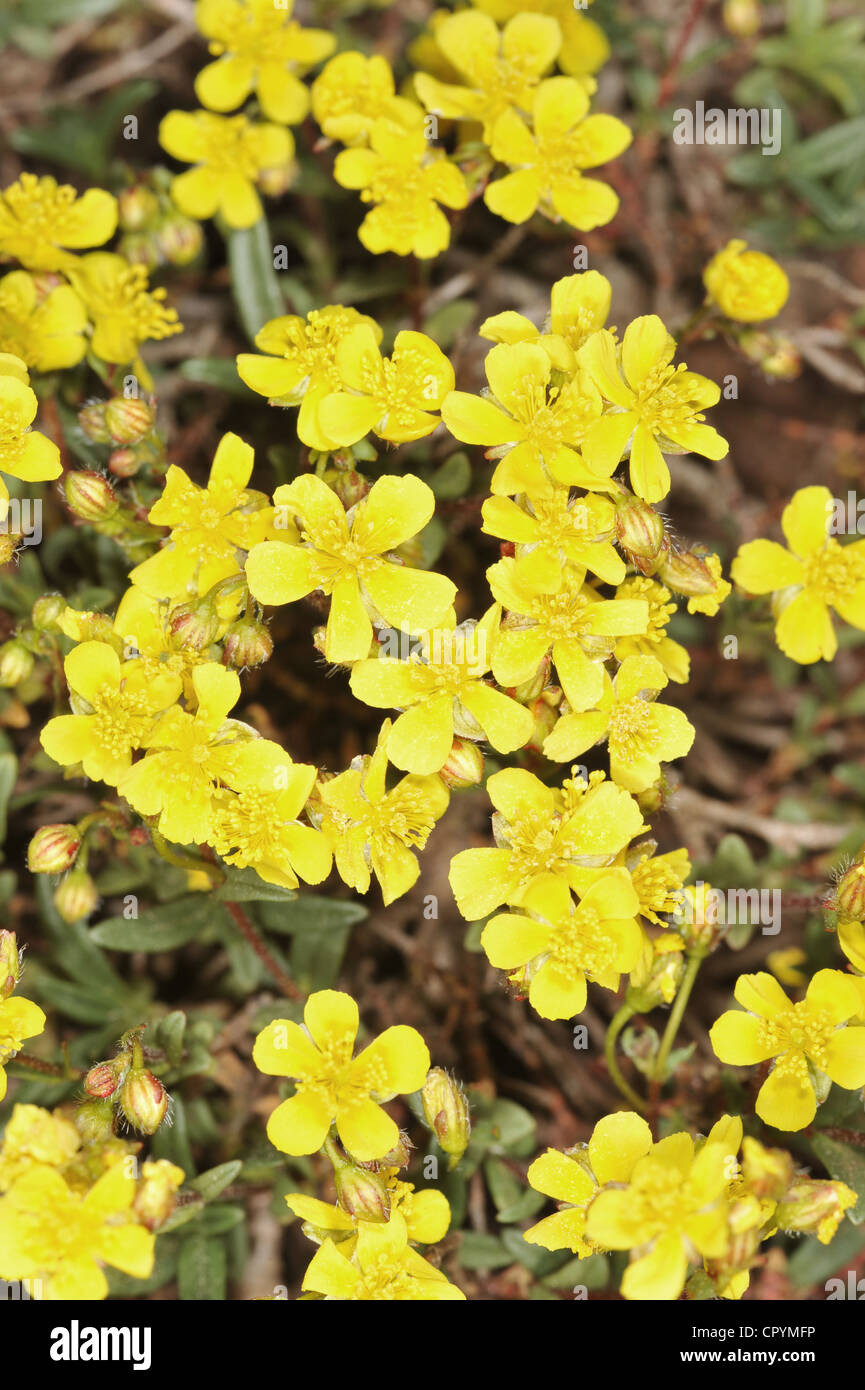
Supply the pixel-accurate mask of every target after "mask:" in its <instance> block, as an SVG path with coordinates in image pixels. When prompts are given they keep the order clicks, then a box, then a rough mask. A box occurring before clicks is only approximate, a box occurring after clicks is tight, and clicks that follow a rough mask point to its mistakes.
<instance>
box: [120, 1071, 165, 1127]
mask: <svg viewBox="0 0 865 1390" xmlns="http://www.w3.org/2000/svg"><path fill="white" fill-rule="evenodd" d="M119 1101H120V1109H121V1110H122V1111H123V1114H124V1115H125V1117H126V1119H127V1120H128V1122H129V1124H131V1125H132V1127H133V1129H137V1130H139V1131H140V1132H141V1133H142V1134H155V1133H156V1131H157V1130H158V1128H159V1126H160V1125H161V1124H162V1121H163V1120H164V1119H165V1114H166V1111H167V1110H168V1092H167V1091H166V1089H165V1087H164V1086H163V1084H162V1082H161V1081H160V1080H159V1078H158V1077H156V1076H154V1075H153V1072H152V1071H148V1070H147V1068H146V1067H133V1069H132V1070H131V1071H130V1072H129V1074H128V1075H127V1077H126V1080H125V1081H124V1083H123V1085H122V1087H121V1089H120V1096H119Z"/></svg>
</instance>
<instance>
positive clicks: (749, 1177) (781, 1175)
mask: <svg viewBox="0 0 865 1390" xmlns="http://www.w3.org/2000/svg"><path fill="white" fill-rule="evenodd" d="M742 1177H743V1179H744V1181H745V1186H746V1187H747V1188H748V1190H749V1192H753V1193H754V1196H755V1197H764V1198H766V1199H767V1200H769V1201H772V1202H777V1201H778V1200H779V1198H780V1197H781V1194H782V1193H783V1192H785V1191H786V1190H787V1188H788V1187H789V1186H790V1183H791V1182H792V1181H793V1159H792V1157H791V1156H790V1154H788V1153H787V1152H786V1151H785V1150H784V1149H767V1148H766V1147H765V1145H763V1144H761V1143H760V1141H759V1140H758V1139H751V1138H750V1136H748V1135H746V1136H745V1138H744V1139H743V1140H742Z"/></svg>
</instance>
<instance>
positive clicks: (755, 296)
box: [703, 237, 790, 323]
mask: <svg viewBox="0 0 865 1390" xmlns="http://www.w3.org/2000/svg"><path fill="white" fill-rule="evenodd" d="M703 283H704V285H705V286H706V289H707V290H708V292H709V296H710V298H711V299H713V300H714V302H715V303H716V304H717V305H718V308H719V309H720V310H721V313H722V314H725V315H726V316H727V318H730V319H734V320H735V321H736V322H738V323H761V322H762V321H763V320H764V319H771V318H774V317H775V315H776V314H777V313H779V312H780V310H781V309H783V307H784V305H785V304H786V302H787V296H788V294H789V293H790V282H789V280H788V279H787V276H786V274H785V272H784V271H783V270H782V269H781V267H780V266H779V265H778V262H777V261H773V259H772V257H771V256H767V255H765V254H764V253H763V252H762V251H749V250H748V243H747V242H745V241H742V240H741V239H740V238H738V237H736V238H734V239H733V240H732V241H728V243H727V245H726V246H725V247H724V248H723V250H721V251H719V252H718V253H717V255H715V256H713V257H712V259H711V260H710V262H709V264H708V265H707V266H706V269H705V270H704V272H703Z"/></svg>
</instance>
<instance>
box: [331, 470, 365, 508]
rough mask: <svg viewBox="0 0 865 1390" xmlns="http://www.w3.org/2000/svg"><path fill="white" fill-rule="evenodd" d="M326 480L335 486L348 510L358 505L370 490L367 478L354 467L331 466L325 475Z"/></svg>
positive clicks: (334, 488) (332, 486)
mask: <svg viewBox="0 0 865 1390" xmlns="http://www.w3.org/2000/svg"><path fill="white" fill-rule="evenodd" d="M324 481H325V482H326V483H327V485H328V487H330V488H333V490H334V492H335V493H336V495H337V497H338V498H339V500H340V502H341V503H342V505H343V506H344V507H345V509H346V511H348V510H349V509H350V508H351V507H355V506H357V504H358V502H361V501H363V499H364V497H366V495H367V493H368V492H369V483H368V482H367V480H366V478H364V476H363V474H362V473H358V472H357V470H356V469H354V468H330V469H328V470H327V472H326V473H325V475H324Z"/></svg>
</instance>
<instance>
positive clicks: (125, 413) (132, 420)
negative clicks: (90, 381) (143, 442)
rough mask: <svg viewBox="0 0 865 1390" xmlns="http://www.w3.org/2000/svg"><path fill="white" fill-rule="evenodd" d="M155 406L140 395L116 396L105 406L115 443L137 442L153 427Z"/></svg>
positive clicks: (110, 431)
mask: <svg viewBox="0 0 865 1390" xmlns="http://www.w3.org/2000/svg"><path fill="white" fill-rule="evenodd" d="M155 418H156V416H155V412H154V410H153V406H152V405H150V404H149V402H148V401H145V400H142V399H141V397H139V396H129V397H127V396H114V397H113V399H112V400H110V401H109V402H108V403H107V405H106V407H105V424H106V426H107V428H108V430H109V433H110V435H111V438H112V440H113V442H114V443H115V444H135V443H136V442H137V440H139V439H142V438H143V437H144V435H145V434H149V433H150V431H151V430H152V429H153V422H154V420H155Z"/></svg>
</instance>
